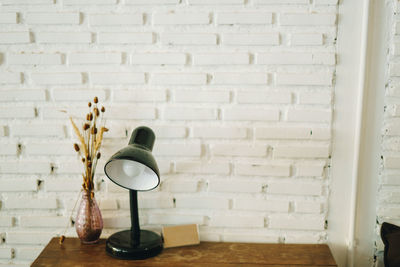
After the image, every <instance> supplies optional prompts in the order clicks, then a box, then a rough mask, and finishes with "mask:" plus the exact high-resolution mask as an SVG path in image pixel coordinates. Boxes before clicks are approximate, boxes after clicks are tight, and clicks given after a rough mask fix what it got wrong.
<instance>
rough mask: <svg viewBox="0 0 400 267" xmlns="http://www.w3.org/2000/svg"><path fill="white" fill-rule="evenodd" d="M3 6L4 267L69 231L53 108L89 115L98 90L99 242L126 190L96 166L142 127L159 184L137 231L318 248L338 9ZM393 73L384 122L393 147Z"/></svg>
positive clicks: (231, 1)
mask: <svg viewBox="0 0 400 267" xmlns="http://www.w3.org/2000/svg"><path fill="white" fill-rule="evenodd" d="M0 6H1V11H0V237H4V242H2V240H3V239H2V238H0V243H1V244H0V266H3V265H4V266H12V265H16V266H19V265H22V266H29V265H30V263H31V262H32V261H33V260H34V258H35V257H36V256H37V255H38V253H39V252H40V250H41V249H42V248H43V247H44V245H45V244H46V243H47V242H48V240H49V239H50V238H51V237H52V236H55V235H60V234H62V232H63V230H64V227H65V226H68V231H67V235H68V236H76V234H75V230H74V229H73V225H72V222H71V221H70V219H69V213H70V211H71V210H72V208H73V203H74V201H75V198H76V197H77V195H78V192H79V190H80V187H81V179H82V178H81V169H82V166H81V163H80V162H79V160H78V159H77V158H76V155H75V152H74V150H73V143H74V142H75V141H76V138H75V136H74V134H73V130H72V128H71V125H70V123H69V121H68V117H67V115H66V114H65V113H63V112H61V110H67V111H68V112H71V114H73V115H74V116H79V117H83V116H84V113H85V111H86V108H85V107H86V102H87V101H90V100H91V99H92V98H93V97H94V96H95V95H96V96H98V97H99V98H100V100H101V103H102V104H104V106H105V107H106V109H107V111H106V113H105V114H106V117H107V122H106V124H107V126H108V128H110V131H109V132H108V133H106V134H105V139H104V146H103V148H102V158H101V160H100V162H99V165H98V166H97V174H96V192H95V193H96V199H97V200H98V202H99V205H100V209H101V210H102V213H103V218H104V226H105V231H104V233H105V234H104V237H105V236H107V235H108V234H109V233H112V232H114V231H116V230H117V229H121V228H128V227H129V226H130V220H129V216H128V210H129V201H128V192H127V190H126V189H123V188H120V187H118V186H116V185H115V184H113V183H112V182H111V181H109V180H108V178H106V177H105V175H104V172H103V166H104V163H105V161H106V160H107V158H108V157H110V156H111V155H112V154H113V153H115V152H116V151H117V150H118V149H119V148H121V147H122V146H124V145H125V144H126V143H127V142H128V140H129V135H130V133H131V131H132V130H133V129H134V128H136V127H137V126H140V125H147V126H149V127H151V128H152V129H153V130H154V131H155V133H156V137H157V139H156V143H155V146H154V155H155V157H156V159H157V162H158V164H159V168H160V172H161V183H160V186H159V187H158V188H157V189H155V190H153V191H152V192H143V193H142V192H141V193H139V207H140V218H141V224H142V225H143V227H149V228H152V229H158V230H160V227H161V226H162V225H175V224H185V223H197V224H199V225H200V236H201V239H202V240H211V241H235V242H237V241H240V242H286V243H307V242H310V243H325V242H326V240H327V239H326V234H327V233H326V229H325V228H324V225H325V219H326V218H325V217H326V214H327V212H328V208H329V207H328V206H327V205H326V203H328V201H327V198H328V196H329V179H330V177H329V166H330V152H331V137H332V136H331V128H332V125H331V123H332V118H333V117H334V116H333V115H334V114H333V106H334V105H333V95H334V94H333V92H334V81H335V66H336V50H335V49H336V30H337V29H336V24H337V20H338V12H337V11H338V1H337V0H319V1H318V0H314V1H309V0H122V1H119V0H0ZM397 42H398V41H397ZM394 47H397V49H396V50H395V52H394V53H396V55H397V56H398V55H399V54H400V53H399V52H398V51H400V49H398V48H399V47H400V46H399V45H398V44H397V46H394ZM394 57H395V56H394ZM397 62H398V60H396V59H393V62H391V64H390V68H392V70H391V74H393V76H398V75H399V73H400V71H399V70H400V67H399V64H398V63H397ZM396 79H397V78H396ZM396 79H393V80H391V83H390V86H389V89H388V95H390V96H388V98H391V97H393V99H390V103H391V104H390V105H388V109H387V111H388V117H387V120H386V121H385V125H384V127H385V129H384V130H386V131H384V135H385V138H387V139H388V141H387V142H388V144H390V142H393V144H397V145H394V146H391V147H392V148H394V147H396V148H398V147H399V146H398V141H399V138H398V136H399V135H400V127H399V126H398V125H399V120H400V119H399V118H400V108H399V107H400V105H399V104H398V103H397V102H398V101H397V102H396V101H394V100H396V99H397V98H398V97H399V96H400V89H399V88H400V86H399V85H398V80H396ZM396 97H397V98H396ZM392 100H393V101H392ZM388 101H389V100H388ZM389 113H390V115H389ZM399 151H400V150H393V149H391V150H390V151H387V152H385V155H384V161H383V164H384V167H385V171H386V170H387V172H385V171H384V172H383V175H384V178H383V183H384V185H383V186H384V187H385V190H386V191H385V192H388V194H386V197H385V198H384V201H385V202H390V203H391V205H395V204H396V203H399V202H400V196H399V194H396V193H395V191H396V190H397V189H398V188H397V187H399V186H400V181H399V179H398V177H397V176H396V174H397V173H399V172H400V167H399V166H400V152H399ZM386 187H387V188H386ZM380 195H383V194H380ZM391 212H392V213H391ZM382 214H383V215H385V214H386V215H385V216H389V215H390V216H392V217H393V218H394V217H396V216H397V217H399V216H400V213H399V209H397V210H396V209H385V210H383V211H382ZM383 215H382V216H383ZM380 218H383V217H380Z"/></svg>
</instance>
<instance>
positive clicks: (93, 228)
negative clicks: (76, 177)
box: [75, 190, 103, 244]
mask: <svg viewBox="0 0 400 267" xmlns="http://www.w3.org/2000/svg"><path fill="white" fill-rule="evenodd" d="M75 229H76V233H77V234H78V237H79V239H80V240H81V242H82V243H83V244H94V243H96V242H98V241H99V239H100V235H101V231H102V230H103V218H102V217H101V212H100V209H99V206H98V205H97V202H96V199H95V198H94V194H92V193H91V192H89V191H86V190H83V192H82V198H81V202H80V204H79V208H78V213H77V215H76V219H75Z"/></svg>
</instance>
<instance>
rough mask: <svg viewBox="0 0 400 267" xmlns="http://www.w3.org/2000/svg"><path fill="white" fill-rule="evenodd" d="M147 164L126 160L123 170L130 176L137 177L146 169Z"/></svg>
mask: <svg viewBox="0 0 400 267" xmlns="http://www.w3.org/2000/svg"><path fill="white" fill-rule="evenodd" d="M144 168H145V166H144V165H142V164H132V163H131V162H124V163H123V164H122V170H123V172H124V173H125V174H126V176H128V177H137V176H139V175H141V174H142V173H143V171H144Z"/></svg>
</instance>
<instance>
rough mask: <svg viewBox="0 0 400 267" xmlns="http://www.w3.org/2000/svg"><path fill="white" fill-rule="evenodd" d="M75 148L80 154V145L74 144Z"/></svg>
mask: <svg viewBox="0 0 400 267" xmlns="http://www.w3.org/2000/svg"><path fill="white" fill-rule="evenodd" d="M74 148H75V151H76V152H79V150H80V149H79V145H78V144H77V143H75V144H74Z"/></svg>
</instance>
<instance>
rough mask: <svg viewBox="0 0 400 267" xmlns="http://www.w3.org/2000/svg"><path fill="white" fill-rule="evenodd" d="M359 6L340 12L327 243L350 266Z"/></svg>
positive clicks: (349, 4)
mask: <svg viewBox="0 0 400 267" xmlns="http://www.w3.org/2000/svg"><path fill="white" fill-rule="evenodd" d="M367 1H369V0H367ZM360 7H366V6H365V0H352V1H343V2H342V3H340V5H339V12H338V13H339V16H338V38H337V55H338V64H337V67H336V86H335V95H334V112H333V139H332V160H331V173H330V174H331V175H330V179H331V180H330V197H329V209H328V244H329V246H330V248H331V250H332V253H333V256H334V257H335V260H336V262H337V264H338V266H339V267H344V266H348V262H347V260H348V252H349V244H350V243H351V245H352V243H353V242H352V239H353V238H352V237H350V235H349V234H350V228H351V227H353V226H350V225H352V222H353V220H354V219H353V218H352V216H354V208H352V207H351V205H352V204H350V203H352V202H354V197H355V196H354V194H355V192H356V188H355V185H356V184H357V181H354V180H353V179H354V175H355V174H357V170H354V168H357V165H355V162H357V161H358V153H359V149H358V148H359V139H358V138H360V137H359V132H360V129H359V127H360V126H357V127H358V130H357V128H356V127H355V125H359V122H358V121H359V116H360V115H359V110H360V108H361V107H360V103H362V102H361V101H362V90H360V85H362V83H360V80H361V79H362V77H363V75H364V70H362V69H363V68H364V65H361V66H360V63H361V62H362V61H361V55H365V52H364V50H362V47H363V45H362V43H361V40H363V39H364V38H363V35H362V32H363V31H362V29H363V26H362V22H363V21H364V19H365V14H368V13H366V12H365V11H363V9H362V8H360ZM363 18H364V19H363ZM360 51H362V52H361V53H360ZM361 89H363V88H361ZM354 102H357V103H358V105H355V104H354Z"/></svg>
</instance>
